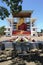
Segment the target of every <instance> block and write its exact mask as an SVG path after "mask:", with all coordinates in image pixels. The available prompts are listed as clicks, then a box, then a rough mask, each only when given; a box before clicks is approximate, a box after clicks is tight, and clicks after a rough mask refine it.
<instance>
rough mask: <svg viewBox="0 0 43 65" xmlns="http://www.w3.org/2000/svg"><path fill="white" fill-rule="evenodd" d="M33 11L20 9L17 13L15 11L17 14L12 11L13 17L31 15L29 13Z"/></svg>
mask: <svg viewBox="0 0 43 65" xmlns="http://www.w3.org/2000/svg"><path fill="white" fill-rule="evenodd" d="M32 13H33V11H32V10H28V11H25V10H24V11H21V12H19V13H17V14H15V13H14V12H13V17H29V18H30V17H31V14H32Z"/></svg>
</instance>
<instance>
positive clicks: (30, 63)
mask: <svg viewBox="0 0 43 65" xmlns="http://www.w3.org/2000/svg"><path fill="white" fill-rule="evenodd" d="M10 63H12V62H11V60H9V61H5V62H0V65H9V64H10ZM25 63H26V65H36V64H35V63H34V62H26V61H25Z"/></svg>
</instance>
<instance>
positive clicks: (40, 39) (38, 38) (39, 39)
mask: <svg viewBox="0 0 43 65" xmlns="http://www.w3.org/2000/svg"><path fill="white" fill-rule="evenodd" d="M15 37H17V36H11V37H6V36H2V37H0V42H1V41H5V40H9V39H12V38H15ZM32 39H35V40H36V41H43V36H40V37H31V40H32Z"/></svg>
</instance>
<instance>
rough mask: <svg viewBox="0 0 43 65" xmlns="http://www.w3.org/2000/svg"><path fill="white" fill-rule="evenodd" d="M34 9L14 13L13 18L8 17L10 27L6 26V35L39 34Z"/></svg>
mask: <svg viewBox="0 0 43 65" xmlns="http://www.w3.org/2000/svg"><path fill="white" fill-rule="evenodd" d="M32 13H33V11H31V10H29V11H21V12H19V13H18V14H14V13H13V17H12V18H7V20H8V22H9V27H6V31H5V33H6V36H28V37H30V36H37V28H36V27H35V21H36V19H35V18H32Z"/></svg>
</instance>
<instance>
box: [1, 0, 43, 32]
mask: <svg viewBox="0 0 43 65" xmlns="http://www.w3.org/2000/svg"><path fill="white" fill-rule="evenodd" d="M0 5H2V6H4V5H5V4H2V3H1V2H0ZM5 7H7V6H6V5H5ZM22 9H23V10H33V14H32V18H36V19H37V20H36V22H35V23H36V24H35V25H36V27H37V30H38V31H40V30H41V29H43V0H23V3H22ZM3 25H5V26H8V25H9V24H8V22H7V20H6V19H5V20H3V21H2V20H0V26H3Z"/></svg>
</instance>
